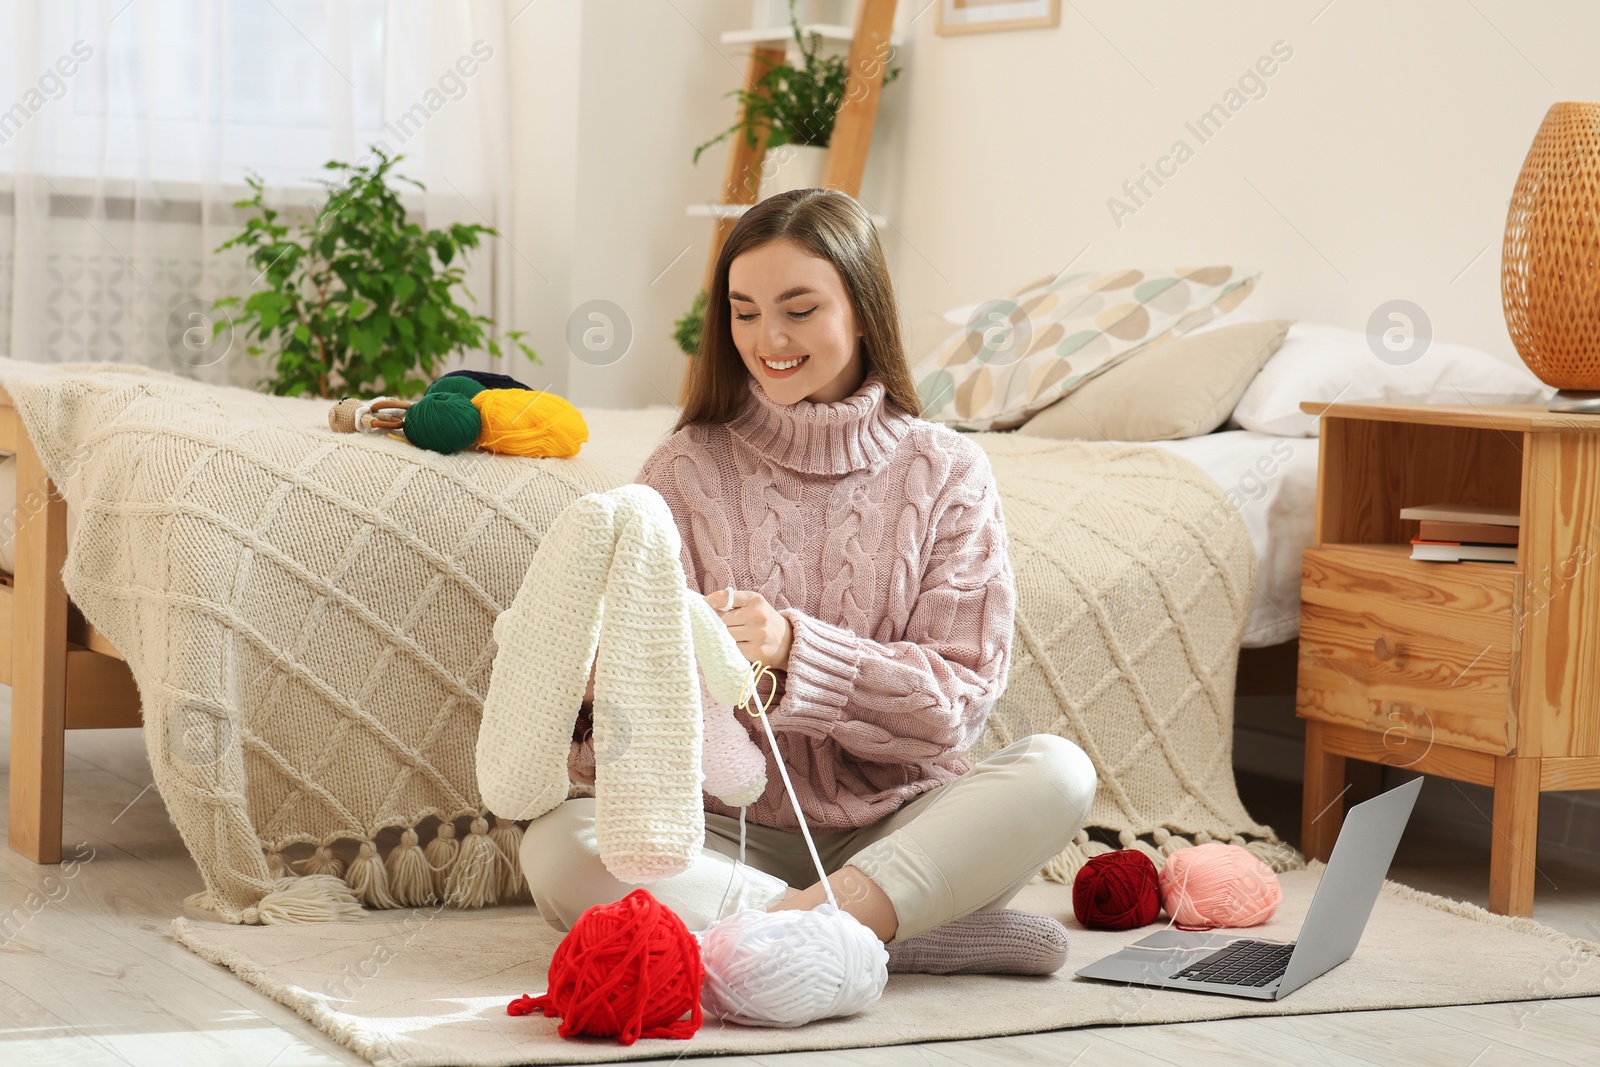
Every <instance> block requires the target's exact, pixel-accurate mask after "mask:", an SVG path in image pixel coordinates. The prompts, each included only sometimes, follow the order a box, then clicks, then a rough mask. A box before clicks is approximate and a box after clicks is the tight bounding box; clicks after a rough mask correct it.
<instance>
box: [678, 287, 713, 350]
mask: <svg viewBox="0 0 1600 1067" xmlns="http://www.w3.org/2000/svg"><path fill="white" fill-rule="evenodd" d="M705 324H706V291H705V290H704V289H702V290H700V292H699V293H698V294H697V295H696V296H695V298H694V303H693V304H690V305H689V310H688V311H685V312H684V313H683V314H682V315H681V316H679V317H678V318H677V319H674V320H673V323H672V339H673V340H674V341H676V342H677V343H678V347H679V348H681V349H683V354H684V355H686V356H693V355H695V354H696V353H697V352H699V351H700V331H701V330H703V329H704V328H705Z"/></svg>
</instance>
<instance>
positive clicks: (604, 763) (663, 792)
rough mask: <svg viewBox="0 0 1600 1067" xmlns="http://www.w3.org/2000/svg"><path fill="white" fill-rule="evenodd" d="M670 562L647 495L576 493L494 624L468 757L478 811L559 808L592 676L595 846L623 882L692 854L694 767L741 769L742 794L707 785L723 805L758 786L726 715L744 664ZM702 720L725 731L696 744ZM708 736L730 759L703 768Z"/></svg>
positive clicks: (666, 514) (678, 867) (696, 848)
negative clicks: (722, 722) (472, 755)
mask: <svg viewBox="0 0 1600 1067" xmlns="http://www.w3.org/2000/svg"><path fill="white" fill-rule="evenodd" d="M681 551H682V541H681V539H680V534H679V532H678V526H677V524H676V522H675V521H674V520H673V517H672V512H671V510H670V509H669V508H668V507H667V503H666V501H665V500H663V499H662V497H661V494H660V493H658V492H656V491H655V490H654V489H652V488H651V487H649V486H647V485H642V484H633V485H623V486H619V487H617V488H616V489H612V490H610V491H609V492H604V493H590V494H588V495H586V496H583V497H580V498H578V499H577V500H575V501H573V503H572V504H571V505H569V506H568V507H567V509H566V510H565V511H563V512H562V513H561V514H560V515H559V516H557V518H556V520H555V522H554V523H553V524H552V525H551V527H550V530H549V532H548V533H547V534H546V535H545V538H544V540H543V541H542V542H541V543H540V545H539V549H538V551H537V552H536V553H535V554H534V558H533V562H532V563H531V564H530V565H529V567H528V573H527V575H526V576H525V577H524V579H523V582H522V587H521V588H520V589H519V590H518V592H517V595H516V598H515V599H514V600H513V601H512V603H511V605H510V606H509V607H508V608H506V610H505V611H503V612H502V613H501V614H500V616H499V617H498V618H497V619H496V620H495V623H494V636H495V641H496V642H497V644H498V646H499V647H498V649H497V651H496V653H495V659H494V668H493V671H492V673H491V674H490V676H489V689H488V693H487V694H486V695H485V697H484V701H483V719H482V722H481V724H480V726H479V730H478V746H477V758H478V788H479V790H480V792H481V793H482V795H483V799H484V803H485V804H487V805H488V807H489V808H490V810H492V811H493V812H494V813H495V814H496V815H498V816H503V817H505V818H508V819H532V818H538V817H539V816H540V815H543V814H544V813H545V812H547V811H549V810H551V809H552V808H554V807H555V806H556V805H558V804H560V803H561V802H562V801H563V800H565V799H566V798H567V795H568V778H567V755H568V752H569V750H570V747H571V742H572V733H573V726H574V724H575V723H576V721H577V717H578V708H579V704H580V703H581V702H582V699H583V690H584V687H585V685H586V684H587V682H588V678H589V666H590V664H591V663H593V664H595V682H594V703H593V718H594V750H595V783H594V789H595V798H596V803H595V834H596V837H597V839H598V843H599V848H600V859H601V861H602V862H603V863H604V864H605V866H606V869H607V870H609V871H610V872H611V873H612V874H613V875H615V876H616V877H617V878H619V879H621V880H622V881H624V882H636V883H637V882H652V881H655V880H657V879H660V878H665V877H668V876H670V875H674V874H678V873H680V872H682V871H684V870H687V869H688V867H689V865H690V864H691V863H692V862H693V861H694V859H695V857H697V856H698V855H699V854H700V849H701V847H702V846H703V845H704V843H705V811H704V808H703V805H702V799H701V788H702V784H703V783H704V782H705V781H706V779H705V776H704V775H703V774H702V770H701V768H702V764H703V762H714V763H715V765H717V766H718V767H719V768H724V769H725V768H728V767H736V768H738V767H742V768H743V769H744V773H743V775H742V778H741V780H736V781H729V780H728V779H727V778H726V777H724V778H722V779H720V780H719V788H721V789H723V790H725V791H726V792H727V793H728V796H725V797H723V798H722V799H723V800H724V801H725V802H727V803H733V804H736V805H737V804H739V803H748V802H749V801H750V800H751V799H754V798H755V797H756V796H759V795H760V794H761V791H762V790H763V789H764V788H765V787H766V774H765V757H764V756H763V755H762V753H761V751H760V749H758V748H757V747H756V745H755V743H754V742H753V741H751V739H750V737H749V735H748V734H746V733H745V732H744V730H743V729H742V728H740V727H739V726H738V724H737V723H733V722H732V719H731V716H732V715H733V710H732V708H731V707H730V706H729V705H732V704H734V703H735V702H737V701H738V700H739V699H740V697H741V696H742V695H743V693H744V691H745V686H746V683H747V681H748V680H749V679H750V677H751V670H752V665H751V664H749V663H748V662H746V660H745V659H744V656H743V654H742V653H741V652H740V651H739V646H738V645H737V644H736V643H735V642H734V640H733V637H732V635H731V634H729V633H728V629H727V627H726V626H725V625H724V624H723V622H722V620H721V619H719V618H718V617H717V615H716V613H715V612H714V611H713V610H712V609H711V607H710V605H708V604H707V603H706V602H705V601H704V600H703V599H702V598H701V597H700V596H699V594H696V593H691V592H690V590H689V586H688V582H687V580H686V579H685V577H684V573H683V566H682V563H681V562H680V560H679V555H680V553H681ZM597 653H598V660H597V659H596V655H597ZM697 668H698V670H697ZM700 672H703V674H704V686H705V689H706V690H708V691H709V694H710V696H712V697H714V698H715V700H714V701H713V702H712V703H710V704H706V703H705V702H704V700H703V696H704V694H703V693H702V691H701V682H700V679H699V678H698V676H697V675H698V674H699V673H700ZM706 714H712V715H717V716H722V717H725V718H726V719H727V720H728V721H727V724H726V725H727V726H731V729H728V728H724V729H714V730H710V731H708V730H706V729H705V728H704V726H703V720H702V717H703V716H704V715H706ZM708 736H710V737H712V738H713V739H715V740H716V741H717V742H718V743H719V744H720V745H724V746H726V745H734V746H737V748H738V750H740V751H739V752H737V753H735V754H734V758H731V759H730V758H728V757H726V756H724V755H723V754H722V753H721V752H719V754H718V755H717V756H716V757H714V759H713V760H703V757H702V745H703V744H704V742H705V740H706V738H707V737H708ZM729 797H731V798H732V799H729Z"/></svg>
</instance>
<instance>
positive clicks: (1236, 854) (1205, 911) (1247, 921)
mask: <svg viewBox="0 0 1600 1067" xmlns="http://www.w3.org/2000/svg"><path fill="white" fill-rule="evenodd" d="M1282 899H1283V890H1282V888H1280V887H1279V885H1278V876H1277V875H1276V874H1274V873H1272V868H1271V867H1268V866H1267V865H1266V864H1265V863H1262V862H1261V861H1260V860H1258V859H1256V858H1255V856H1253V855H1251V854H1250V853H1249V852H1248V851H1247V850H1246V849H1243V848H1240V847H1239V846H1238V845H1225V844H1223V843H1222V842H1220V841H1211V842H1208V843H1206V844H1204V845H1193V846H1191V847H1189V848H1180V849H1178V850H1177V851H1176V852H1174V853H1173V854H1172V855H1170V856H1168V857H1167V862H1166V863H1165V864H1164V865H1163V866H1162V868H1161V904H1162V906H1163V907H1164V908H1166V909H1167V914H1168V915H1170V916H1172V921H1173V924H1174V925H1175V926H1177V928H1178V929H1180V930H1210V929H1212V928H1213V927H1217V926H1260V925H1261V924H1262V923H1264V922H1266V921H1267V920H1268V919H1271V918H1272V913H1273V912H1275V911H1277V910H1278V902H1279V901H1281V900H1282Z"/></svg>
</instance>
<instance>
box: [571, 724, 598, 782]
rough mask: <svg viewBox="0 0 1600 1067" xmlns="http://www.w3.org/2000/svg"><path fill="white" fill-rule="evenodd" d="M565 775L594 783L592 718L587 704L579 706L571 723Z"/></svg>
mask: <svg viewBox="0 0 1600 1067" xmlns="http://www.w3.org/2000/svg"><path fill="white" fill-rule="evenodd" d="M567 777H568V778H570V779H572V780H573V781H574V782H579V783H581V784H583V785H588V786H592V785H594V718H593V715H592V714H591V713H590V711H589V706H588V705H587V704H585V705H582V706H580V707H579V709H578V720H577V721H576V722H574V723H573V724H572V747H571V748H570V749H568V750H567Z"/></svg>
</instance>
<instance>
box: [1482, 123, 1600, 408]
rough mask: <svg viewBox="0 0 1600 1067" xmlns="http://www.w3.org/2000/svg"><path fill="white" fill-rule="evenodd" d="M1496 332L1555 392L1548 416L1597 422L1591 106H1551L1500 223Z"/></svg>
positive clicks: (1596, 140) (1599, 290)
mask: <svg viewBox="0 0 1600 1067" xmlns="http://www.w3.org/2000/svg"><path fill="white" fill-rule="evenodd" d="M1500 298H1501V302H1502V303H1503V304H1504V306H1505V315H1506V328H1507V329H1508V330H1509V331H1510V332H1511V340H1512V342H1513V343H1514V344H1515V345H1516V346H1517V353H1518V354H1519V355H1521V356H1522V361H1523V362H1524V363H1526V364H1527V365H1528V369H1529V370H1531V371H1533V373H1534V374H1535V375H1537V376H1538V378H1539V380H1540V381H1542V382H1544V383H1545V384H1546V385H1553V386H1555V387H1556V389H1557V390H1558V391H1557V393H1556V395H1555V396H1554V397H1552V398H1551V400H1550V410H1551V411H1573V412H1585V413H1600V102H1596V101H1567V102H1562V103H1557V104H1552V105H1551V106H1550V110H1549V111H1547V112H1546V113H1545V116H1544V122H1542V123H1541V124H1540V125H1539V132H1538V133H1537V134H1535V135H1534V138H1533V145H1532V146H1531V147H1530V148H1529V149H1528V157H1527V158H1526V159H1525V160H1523V162H1522V173H1521V174H1519V175H1518V176H1517V185H1516V188H1515V190H1514V191H1513V192H1512V194H1511V209H1510V210H1509V211H1508V212H1507V214H1506V237H1505V245H1504V248H1503V250H1502V254H1501V263H1500Z"/></svg>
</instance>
